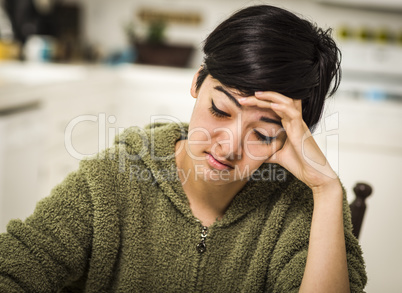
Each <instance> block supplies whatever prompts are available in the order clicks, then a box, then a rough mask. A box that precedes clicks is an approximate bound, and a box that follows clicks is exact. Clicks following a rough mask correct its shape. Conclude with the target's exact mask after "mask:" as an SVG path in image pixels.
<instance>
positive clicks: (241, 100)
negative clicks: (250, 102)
mask: <svg viewBox="0 0 402 293" xmlns="http://www.w3.org/2000/svg"><path fill="white" fill-rule="evenodd" d="M246 100H247V98H239V99H238V101H239V103H243V102H245V101H246Z"/></svg>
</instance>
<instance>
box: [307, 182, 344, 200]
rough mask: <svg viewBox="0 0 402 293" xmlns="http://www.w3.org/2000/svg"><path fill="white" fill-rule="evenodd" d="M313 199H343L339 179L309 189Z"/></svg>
mask: <svg viewBox="0 0 402 293" xmlns="http://www.w3.org/2000/svg"><path fill="white" fill-rule="evenodd" d="M311 190H312V192H313V196H314V198H321V197H329V196H340V197H341V198H343V190H342V185H341V182H340V181H339V178H338V177H337V178H335V179H331V180H329V181H327V182H325V183H324V184H321V185H317V186H313V187H312V188H311Z"/></svg>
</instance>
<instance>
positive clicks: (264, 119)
mask: <svg viewBox="0 0 402 293" xmlns="http://www.w3.org/2000/svg"><path fill="white" fill-rule="evenodd" d="M214 89H215V90H217V91H220V92H222V93H224V94H225V95H226V96H227V97H228V98H229V100H231V101H232V102H233V103H234V104H235V105H236V107H238V108H239V109H241V108H243V106H242V105H241V104H240V103H239V102H238V101H237V99H236V98H235V97H234V96H233V95H232V94H231V93H229V92H228V91H227V90H225V89H224V88H223V87H222V86H220V85H218V86H215V87H214ZM260 121H263V122H267V123H274V124H278V125H279V126H281V127H283V126H282V122H281V121H278V120H274V119H271V118H268V117H264V116H262V117H261V118H260Z"/></svg>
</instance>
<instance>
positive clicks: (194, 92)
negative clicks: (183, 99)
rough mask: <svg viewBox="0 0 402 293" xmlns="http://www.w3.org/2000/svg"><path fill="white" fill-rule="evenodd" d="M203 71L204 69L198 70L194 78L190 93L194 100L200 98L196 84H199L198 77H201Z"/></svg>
mask: <svg viewBox="0 0 402 293" xmlns="http://www.w3.org/2000/svg"><path fill="white" fill-rule="evenodd" d="M201 69H202V67H200V69H198V71H197V73H196V74H195V75H194V77H193V82H192V83H191V90H190V93H191V96H192V97H193V98H194V99H196V98H197V97H198V91H197V87H196V84H197V79H198V76H199V75H200V70H201Z"/></svg>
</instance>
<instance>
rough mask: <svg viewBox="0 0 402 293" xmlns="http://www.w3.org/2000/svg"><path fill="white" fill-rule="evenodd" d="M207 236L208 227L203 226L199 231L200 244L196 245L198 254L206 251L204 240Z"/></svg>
mask: <svg viewBox="0 0 402 293" xmlns="http://www.w3.org/2000/svg"><path fill="white" fill-rule="evenodd" d="M207 235H208V227H206V226H203V227H202V231H201V242H200V243H198V244H197V251H198V252H199V253H203V252H205V251H207V246H206V244H205V239H206V238H207Z"/></svg>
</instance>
